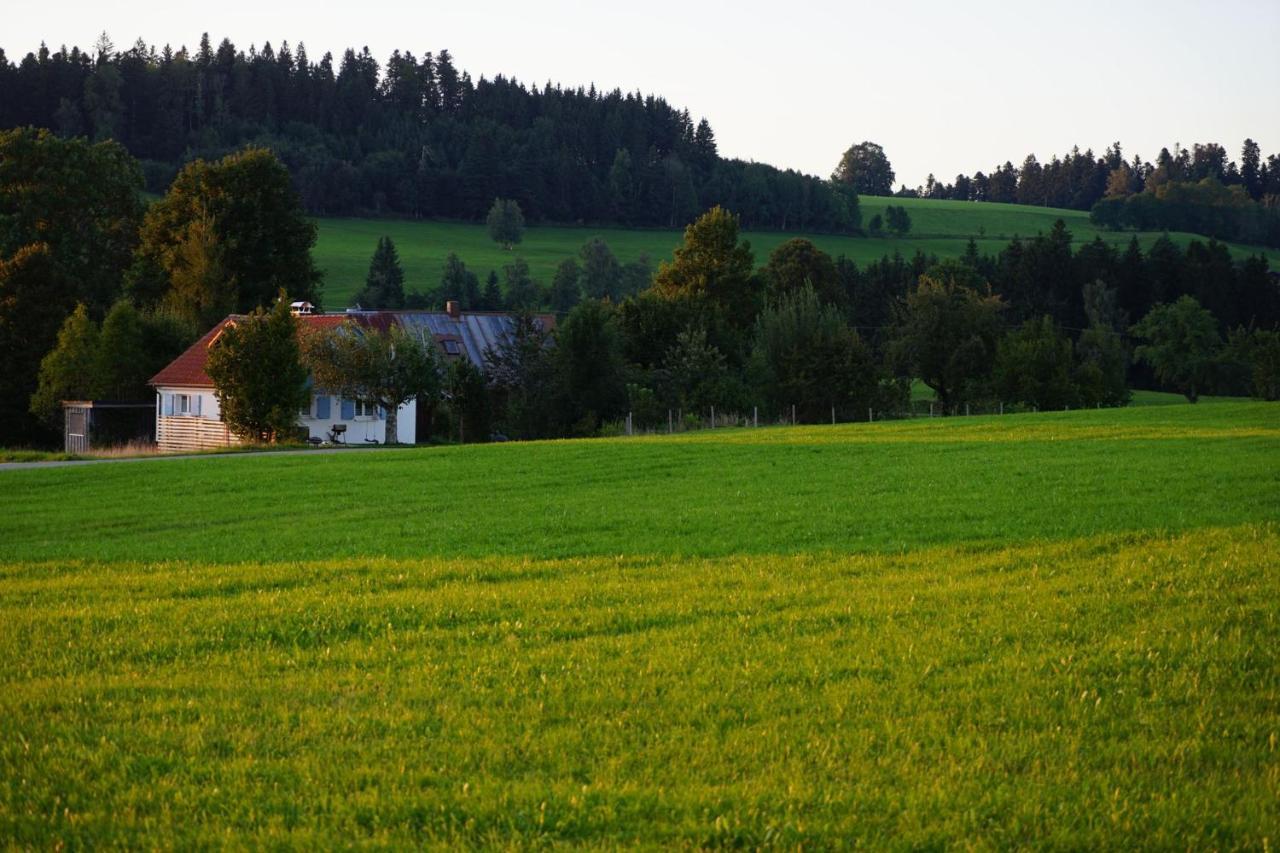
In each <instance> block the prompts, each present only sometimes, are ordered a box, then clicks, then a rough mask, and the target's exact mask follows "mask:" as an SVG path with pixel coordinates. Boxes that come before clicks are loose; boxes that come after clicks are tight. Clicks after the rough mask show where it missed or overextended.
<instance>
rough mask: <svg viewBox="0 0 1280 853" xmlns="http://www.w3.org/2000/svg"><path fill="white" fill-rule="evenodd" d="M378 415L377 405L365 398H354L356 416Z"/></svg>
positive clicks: (369, 416)
mask: <svg viewBox="0 0 1280 853" xmlns="http://www.w3.org/2000/svg"><path fill="white" fill-rule="evenodd" d="M377 416H378V407H377V405H376V404H375V403H370V402H368V401H365V400H356V417H357V418H374V417H377Z"/></svg>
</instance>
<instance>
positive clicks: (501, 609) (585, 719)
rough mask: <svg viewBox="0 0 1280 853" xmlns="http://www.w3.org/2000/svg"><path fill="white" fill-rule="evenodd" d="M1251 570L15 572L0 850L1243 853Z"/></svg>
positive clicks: (706, 562)
mask: <svg viewBox="0 0 1280 853" xmlns="http://www.w3.org/2000/svg"><path fill="white" fill-rule="evenodd" d="M1277 553H1280V530H1278V529H1277V527H1276V526H1275V525H1273V524H1263V525H1238V526H1233V527H1221V528H1205V529H1200V530H1197V531H1194V532H1190V533H1185V534H1182V535H1178V536H1173V537H1168V536H1149V535H1134V534H1128V535H1114V534H1108V535H1100V536H1092V537H1086V538H1081V539H1072V540H1069V541H1065V542H1059V543H1054V544H1042V545H1034V546H1025V545H1024V546H1013V547H1008V548H1001V549H994V550H977V551H975V550H972V549H965V548H941V549H926V550H917V551H913V552H910V553H907V554H896V555H893V554H888V555H853V556H849V555H846V556H814V555H797V556H782V555H749V556H743V555H739V556H728V557H719V558H713V559H672V560H665V559H637V558H631V557H619V558H609V557H593V558H577V559H571V560H552V561H541V560H524V559H519V558H488V559H471V560H467V559H460V560H400V561H384V560H376V559H375V560H350V561H347V560H340V561H323V562H272V563H263V564H229V565H228V564H213V563H206V562H201V561H183V562H170V563H156V562H145V563H119V564H113V565H103V564H85V563H53V564H50V563H38V564H37V563H19V564H9V565H7V566H6V567H5V568H4V571H3V575H0V625H4V626H5V627H4V630H2V631H0V718H2V719H4V720H5V721H6V726H5V729H6V733H5V736H4V737H3V738H0V837H3V838H5V839H7V840H8V841H9V842H10V843H15V844H17V845H19V846H28V845H29V846H35V847H50V846H60V845H66V846H121V847H156V846H160V847H190V846H210V845H213V846H223V845H228V844H229V845H231V846H247V847H260V846H275V845H285V846H290V847H295V846H296V847H306V846H326V847H327V846H333V845H334V844H364V843H369V844H374V845H391V846H412V845H426V846H455V845H460V844H463V845H478V846H493V845H496V846H525V845H556V844H583V843H586V844H591V845H596V846H612V845H617V844H633V843H635V844H641V845H648V846H721V845H726V846H727V845H733V846H757V845H772V846H783V845H786V846H796V845H805V846H808V847H816V848H826V847H840V846H856V845H858V844H860V843H869V844H874V845H877V846H883V845H892V846H904V847H933V846H939V845H943V844H946V843H955V842H963V843H965V844H969V845H974V846H977V847H1012V846H1024V845H1036V846H1050V847H1053V846H1058V847H1063V846H1065V847H1073V848H1090V847H1094V848H1096V847H1107V848H1117V847H1121V848H1123V847H1131V846H1140V847H1145V848H1171V847H1178V848H1187V847H1190V848H1223V847H1242V846H1255V847H1265V846H1266V844H1267V843H1268V842H1267V841H1266V839H1267V838H1271V837H1274V829H1275V827H1276V826H1277V825H1280V798H1278V796H1277V794H1278V793H1280V751H1278V750H1277V732H1278V731H1280V651H1278V650H1280V617H1278V616H1277V611H1276V608H1275V602H1276V601H1277V599H1278V597H1280V575H1278V573H1277V572H1278V567H1277V560H1276V555H1277Z"/></svg>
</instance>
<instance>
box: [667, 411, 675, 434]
mask: <svg viewBox="0 0 1280 853" xmlns="http://www.w3.org/2000/svg"><path fill="white" fill-rule="evenodd" d="M673 432H675V424H674V423H673V422H672V420H671V410H670V409H667V435H671V433H673Z"/></svg>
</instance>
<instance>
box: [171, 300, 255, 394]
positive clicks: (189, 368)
mask: <svg viewBox="0 0 1280 853" xmlns="http://www.w3.org/2000/svg"><path fill="white" fill-rule="evenodd" d="M235 319H236V318H235V316H234V315H233V316H231V317H228V318H227V319H225V320H223V321H222V322H221V323H219V324H218V325H216V326H214V327H213V328H212V329H210V330H209V331H208V332H206V333H205V335H204V337H202V338H201V339H200V340H198V341H196V342H195V343H194V344H192V345H191V346H189V347H187V351H186V352H184V353H183V354H182V355H180V356H178V357H177V358H175V359H174V360H173V361H171V362H169V365H168V366H167V367H165V368H164V369H163V370H161V371H160V372H159V373H157V374H156V375H155V376H152V377H151V382H150V384H151V385H155V386H160V385H167V386H171V387H177V388H212V387H213V380H212V379H210V378H209V375H208V374H207V373H205V372H204V365H205V362H206V361H207V360H208V359H209V344H210V343H212V342H213V339H214V338H216V337H217V336H218V334H219V333H220V332H221V331H222V330H223V329H225V328H226V327H227V324H228V323H230V322H232V321H233V320H235Z"/></svg>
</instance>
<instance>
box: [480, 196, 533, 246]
mask: <svg viewBox="0 0 1280 853" xmlns="http://www.w3.org/2000/svg"><path fill="white" fill-rule="evenodd" d="M485 224H486V225H487V226H488V228H489V236H490V237H492V238H493V241H494V242H495V243H498V244H500V245H501V246H502V248H504V249H510V248H511V247H512V246H515V245H516V244H517V243H519V242H520V241H521V240H523V239H524V213H523V211H521V210H520V204H519V202H516V201H513V200H511V199H509V198H495V199H494V200H493V207H491V208H489V215H488V217H487V218H486V219H485Z"/></svg>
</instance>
